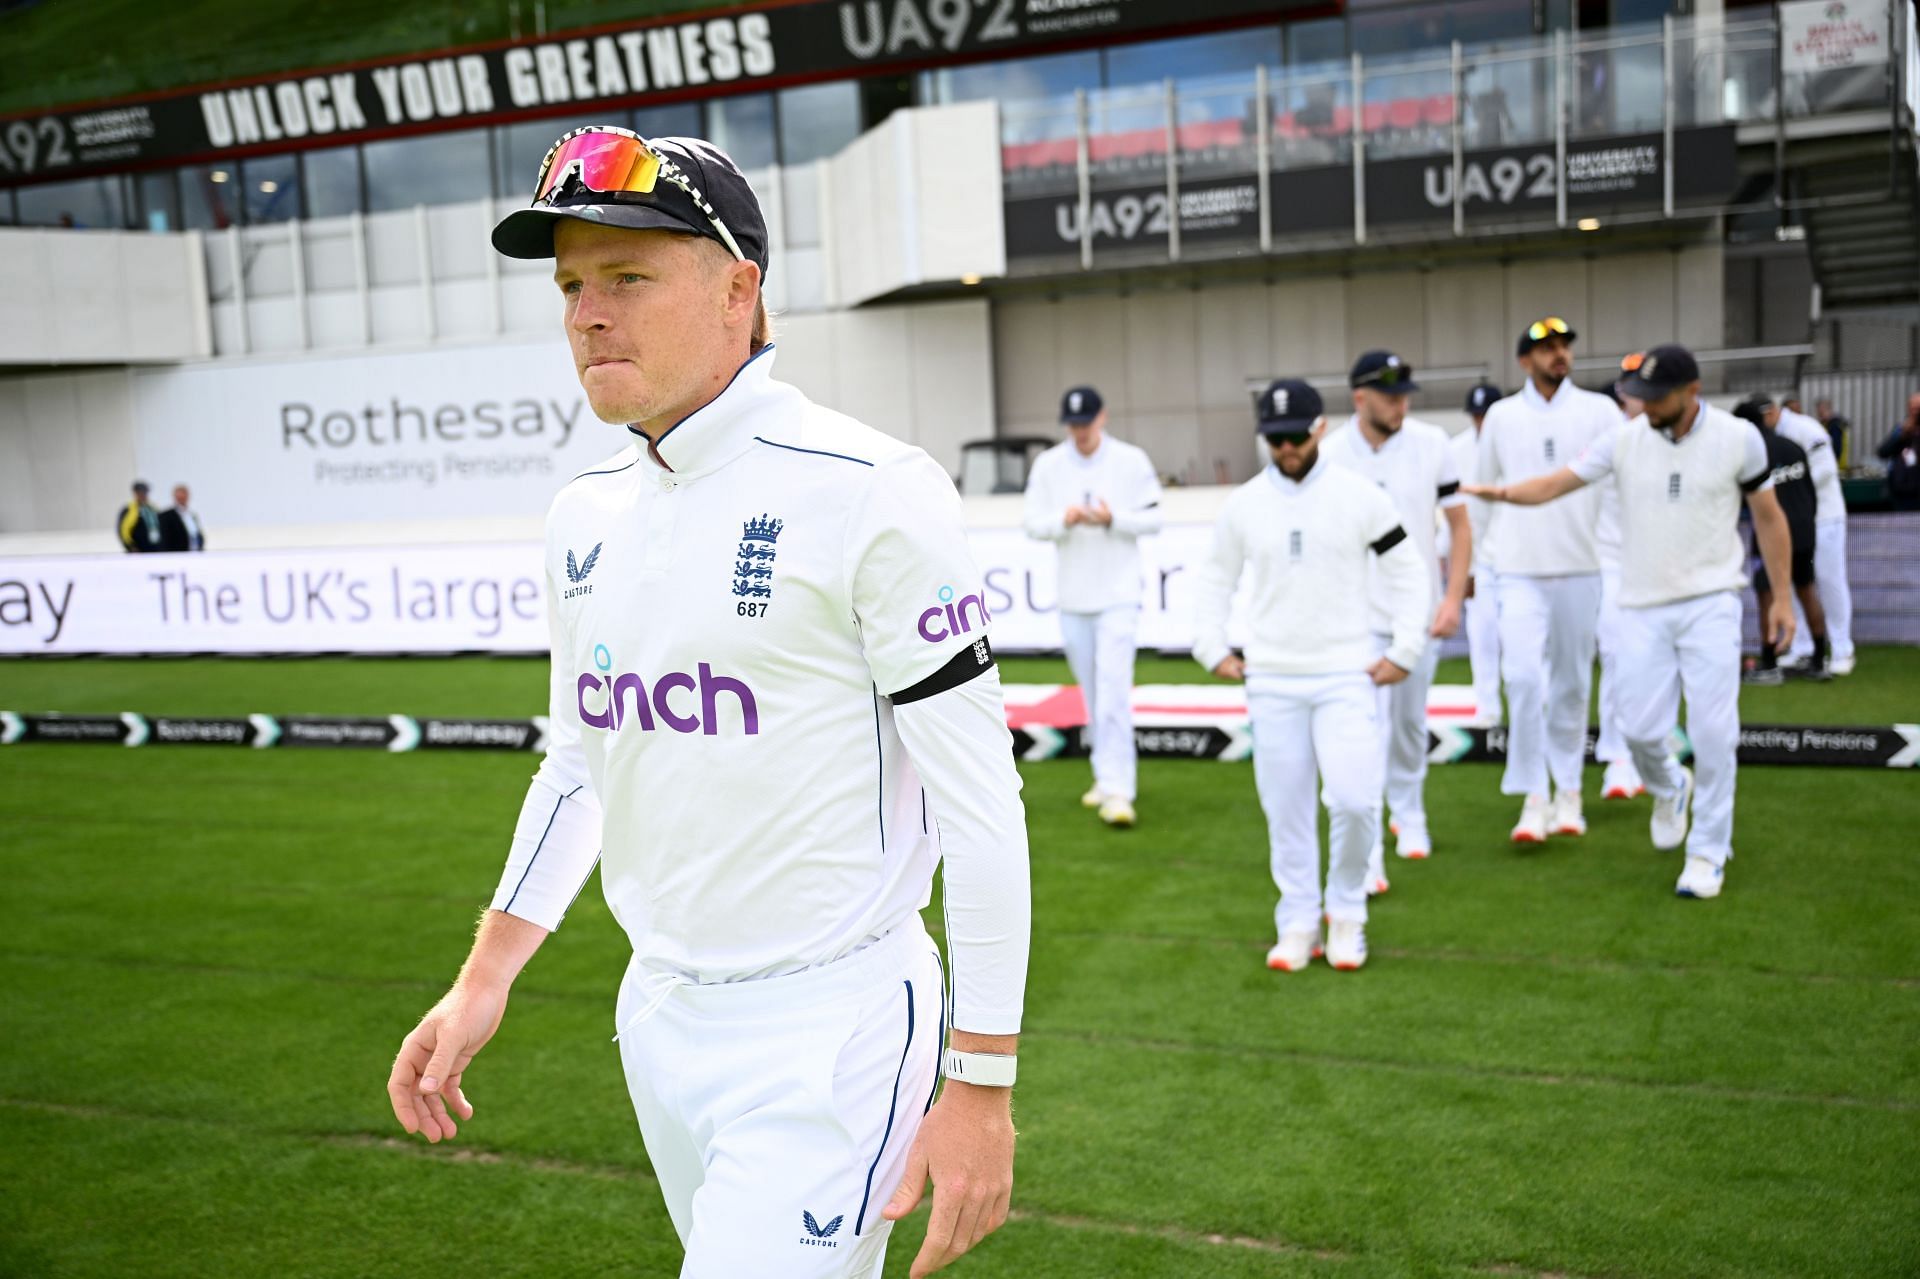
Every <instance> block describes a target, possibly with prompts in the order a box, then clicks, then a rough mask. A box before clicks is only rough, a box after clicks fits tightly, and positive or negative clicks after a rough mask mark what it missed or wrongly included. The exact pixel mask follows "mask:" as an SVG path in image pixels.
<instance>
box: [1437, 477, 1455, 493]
mask: <svg viewBox="0 0 1920 1279" xmlns="http://www.w3.org/2000/svg"><path fill="white" fill-rule="evenodd" d="M1459 491H1460V481H1459V480H1448V481H1447V482H1446V483H1445V484H1442V485H1441V486H1440V489H1439V492H1438V494H1437V495H1438V496H1440V497H1452V496H1453V495H1454V494H1455V493H1458V492H1459Z"/></svg>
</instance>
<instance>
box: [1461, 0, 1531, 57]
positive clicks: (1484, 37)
mask: <svg viewBox="0 0 1920 1279" xmlns="http://www.w3.org/2000/svg"><path fill="white" fill-rule="evenodd" d="M1451 9H1452V14H1453V38H1454V39H1455V40H1458V41H1459V42H1460V43H1461V44H1464V45H1468V46H1485V45H1494V46H1501V45H1504V46H1507V47H1512V46H1513V45H1514V44H1516V43H1518V42H1520V41H1524V40H1531V39H1532V38H1533V0H1464V3H1460V4H1455V5H1453V6H1451Z"/></svg>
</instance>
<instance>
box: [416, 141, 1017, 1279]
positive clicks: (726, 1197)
mask: <svg viewBox="0 0 1920 1279" xmlns="http://www.w3.org/2000/svg"><path fill="white" fill-rule="evenodd" d="M493 243H494V247H495V248H496V249H498V250H499V251H500V252H502V253H504V254H506V255H508V256H510V257H515V258H530V259H552V261H553V266H554V282H555V284H556V286H557V287H558V291H559V294H560V300H561V303H562V313H563V316H564V327H565V331H566V334H567V338H568V340H569V342H570V344H571V346H572V353H573V359H574V364H575V366H576V369H577V371H578V373H579V377H580V381H581V385H582V386H583V387H584V388H585V390H586V392H587V397H588V400H589V402H590V403H591V404H592V405H593V409H594V412H595V413H596V414H597V415H599V416H600V417H601V418H602V419H603V420H605V421H608V422H612V423H620V424H623V425H624V432H622V433H621V434H622V438H623V439H624V442H625V443H626V447H625V448H624V449H622V450H621V451H620V452H619V453H617V454H615V455H614V456H613V457H611V458H609V459H608V460H607V461H606V462H604V463H602V464H601V465H600V466H598V467H595V468H594V469H593V470H591V471H588V472H585V473H584V474H582V475H579V476H576V477H575V478H574V479H573V480H572V481H570V482H569V483H568V484H566V485H565V486H563V487H562V488H561V490H560V492H559V494H558V496H557V497H556V498H555V500H554V503H553V507H552V510H551V511H550V512H549V514H548V517H547V554H546V565H547V576H548V583H547V586H548V591H547V595H548V601H547V602H548V617H549V630H550V635H551V643H552V684H551V704H550V712H549V714H550V721H549V728H548V747H547V753H546V756H545V758H544V760H543V761H542V762H541V765H540V769H539V771H538V772H537V773H536V774H535V775H534V778H533V782H532V785H531V787H530V788H529V790H528V793H527V798H526V802H525V805H524V807H523V808H522V810H521V815H520V821H519V825H518V828H517V830H516V831H515V834H514V839H513V843H512V846H511V849H510V851H509V853H508V857H507V865H506V869H505V872H504V873H503V875H502V877H501V879H500V884H499V888H498V890H497V892H496V893H495V895H494V898H493V903H492V909H490V910H489V911H488V912H487V913H486V914H485V916H484V917H483V918H482V920H481V924H480V930H479V935H478V936H477V938H476V939H475V941H474V944H473V949H472V952H471V954H470V956H469V958H468V960H467V963H466V965H465V967H464V968H463V969H462V970H461V974H460V977H459V979H458V980H457V981H456V982H455V983H454V985H453V988H452V989H451V990H450V991H449V992H448V994H447V996H446V997H445V998H444V999H442V1000H441V1001H440V1003H439V1004H438V1005H436V1006H435V1007H434V1008H433V1009H432V1010H431V1011H430V1012H429V1013H428V1014H427V1016H426V1018H425V1019H424V1020H423V1021H422V1022H421V1023H420V1025H419V1026H418V1027H417V1028H416V1029H415V1030H414V1031H413V1032H412V1033H411V1034H409V1035H408V1036H407V1038H406V1040H405V1042H404V1043H403V1044H402V1046H401V1049H400V1053H399V1057H398V1059H397V1060H396V1061H395V1063H394V1068H393V1072H392V1075H391V1077H390V1078H389V1081H388V1092H389V1095H390V1098H391V1100H392V1103H393V1108H394V1113H395V1115H396V1117H398V1119H399V1120H400V1122H401V1124H402V1125H403V1126H404V1127H405V1128H406V1129H407V1130H408V1131H409V1132H418V1133H422V1134H424V1135H425V1136H426V1137H427V1138H428V1140H430V1141H439V1140H442V1139H445V1138H448V1137H452V1136H453V1135H454V1134H455V1131H456V1127H457V1124H456V1117H457V1119H458V1120H460V1121H467V1120H470V1119H472V1117H473V1113H474V1111H473V1106H472V1105H471V1103H470V1102H469V1101H468V1100H467V1097H466V1093H465V1088H464V1084H465V1072H466V1070H467V1068H468V1065H469V1063H470V1062H471V1061H472V1059H473V1056H474V1054H475V1053H477V1052H479V1050H480V1049H481V1048H482V1047H483V1046H484V1045H485V1044H486V1043H487V1041H488V1040H489V1039H490V1038H491V1037H492V1036H493V1034H494V1032H495V1030H496V1029H497V1028H498V1027H499V1024H500V1020H501V1017H502V1015H503V1014H504V1012H505V1008H506V1002H507V994H508V990H509V988H510V987H511V985H512V983H513V980H514V978H515V977H516V975H517V974H518V973H519V972H520V970H521V968H522V966H523V965H524V964H525V963H526V962H527V960H528V959H529V958H531V956H532V955H533V953H534V951H535V950H536V949H538V948H539V946H540V945H541V943H542V942H543V941H544V940H545V938H546V936H547V934H548V933H549V932H551V931H552V930H553V929H555V928H557V927H558V926H559V924H560V921H561V918H562V916H563V915H564V914H565V913H566V910H567V908H568V906H569V905H570V904H571V902H572V900H573V898H574V896H575V894H576V893H578V892H579V891H580V890H581V888H583V887H584V886H585V883H586V880H587V879H588V878H589V877H590V876H591V874H592V872H593V870H594V867H595V864H596V862H597V863H598V866H599V870H600V882H601V888H602V890H603V891H604V893H605V895H606V899H607V903H608V905H609V906H610V907H611V909H612V912H613V914H614V917H615V918H616V919H617V920H618V922H619V923H620V925H621V927H622V928H623V929H624V930H625V931H626V933H627V935H628V937H629V939H630V940H631V943H632V946H633V957H632V961H631V962H630V964H629V965H628V968H627V972H626V977H625V979H624V981H623V982H622V983H621V986H620V992H619V998H618V1003H617V1006H616V1010H615V1015H614V1028H615V1030H616V1032H617V1033H616V1035H615V1038H616V1039H617V1040H618V1042H619V1052H620V1058H621V1063H622V1065H623V1067H624V1069H625V1072H626V1077H627V1085H628V1089H629V1092H630V1093H631V1096H632V1099H633V1105H634V1110H635V1112H636V1114H637V1116H638V1118H639V1121H640V1130H641V1135H642V1137H643V1138H644V1139H645V1142H646V1146H647V1152H648V1156H649V1159H650V1162H651V1163H652V1166H653V1170H654V1173H655V1175H656V1177H657V1178H658V1180H659V1183H660V1190H661V1194H662V1196H663V1198H664V1199H665V1200H666V1207H667V1211H668V1215H669V1216H670V1217H671V1218H672V1221H673V1225H674V1228H675V1230H676V1231H677V1232H678V1234H679V1236H680V1239H681V1241H682V1242H683V1244H684V1245H685V1247H686V1260H685V1265H684V1268H683V1269H682V1270H681V1272H680V1273H681V1274H682V1275H683V1276H689V1277H692V1276H698V1277H702V1279H736V1277H737V1276H741V1275H787V1276H823V1277H824V1276H836V1277H840V1276H846V1277H858V1279H870V1277H872V1276H877V1275H878V1274H879V1273H880V1271H881V1267H882V1265H883V1263H884V1260H885V1251H886V1244H887V1236H888V1234H889V1232H890V1230H891V1227H892V1223H893V1222H894V1221H895V1220H897V1219H898V1218H900V1217H902V1216H904V1215H905V1214H906V1213H908V1212H909V1211H911V1210H912V1209H913V1207H914V1206H915V1204H917V1203H918V1202H919V1200H920V1199H921V1197H922V1194H923V1192H924V1189H925V1186H926V1182H927V1180H928V1178H929V1176H931V1179H932V1181H933V1184H934V1203H933V1213H932V1218H931V1220H930V1222H929V1225H928V1231H927V1238H926V1242H925V1244H924V1246H923V1247H922V1248H921V1250H920V1252H919V1254H918V1256H917V1257H916V1258H915V1260H914V1262H913V1265H912V1273H913V1274H914V1275H925V1274H929V1273H931V1272H932V1271H934V1270H938V1269H940V1268H941V1267H943V1266H945V1265H946V1264H947V1263H948V1262H950V1261H952V1260H954V1259H955V1258H956V1257H958V1256H960V1255H961V1254H962V1253H964V1252H966V1251H967V1250H968V1249H969V1248H971V1247H972V1246H973V1245H974V1244H976V1243H978V1242H979V1241H980V1240H981V1239H982V1238H984V1237H985V1236H986V1235H987V1234H989V1233H991V1232H992V1231H993V1230H995V1229H997V1228H998V1227H999V1225H1000V1224H1001V1223H1002V1222H1003V1221H1005V1219H1006V1216H1007V1209H1008V1198H1009V1196H1010V1194H1011V1190H1012V1181H1013V1123H1012V1117H1011V1103H1010V1100H1009V1098H1010V1094H1011V1088H1012V1084H1013V1079H1014V1073H1015V1064H1014V1055H1013V1054H1014V1050H1015V1044H1016V1035H1017V1032H1018V1031H1019V1028H1020V1016H1021V1004H1022V997H1023V990H1024V984H1025V975H1026V963H1027V938H1028V917H1029V897H1028V878H1027V840H1026V831H1025V820H1024V814H1023V811H1022V809H1021V804H1020V796H1019V789H1020V780H1019V776H1018V774H1017V773H1016V772H1015V771H1014V767H1013V758H1012V740H1011V736H1010V734H1009V733H1008V730H1007V726H1006V716H1005V708H1004V706H1003V705H1002V699H1001V692H1000V680H999V674H998V671H997V669H996V668H995V666H994V663H993V654H992V650H991V648H990V647H989V644H988V639H987V626H988V618H987V615H986V609H985V607H984V605H982V604H981V603H980V599H981V578H980V573H979V570H978V569H977V567H976V566H975V565H974V563H973V560H972V557H971V555H970V554H969V552H968V549H967V541H966V536H965V530H964V528H963V524H962V519H961V509H960V501H959V497H958V495H957V494H956V493H955V492H954V489H953V484H952V482H951V481H950V480H949V479H948V478H947V475H946V473H945V471H944V470H943V469H942V468H941V467H940V466H938V465H937V464H936V463H935V462H934V461H933V460H932V459H931V458H929V457H928V456H927V455H926V454H925V453H924V452H922V451H921V450H919V449H917V448H913V447H911V446H909V445H906V444H903V443H901V442H899V441H898V440H895V439H892V438H890V437H888V436H886V435H883V434H881V433H880V432H878V431H875V430H872V429H870V428H869V427H866V426H863V425H861V424H860V423H858V422H855V421H852V420H851V419H848V418H846V417H843V416H841V415H840V414H837V413H834V412H831V411H829V410H827V409H824V408H820V407H818V406H816V405H814V404H812V403H810V402H809V401H808V400H807V399H806V397H805V396H803V395H802V394H801V393H800V392H799V391H798V390H796V389H795V388H794V387H792V386H790V385H787V384H785V383H783V382H779V381H776V380H775V379H774V377H773V357H774V348H773V346H772V345H771V342H770V340H769V339H770V335H769V334H768V332H767V322H766V309H765V306H764V304H763V303H762V301H761V285H762V283H763V282H764V280H765V277H766V271H767V267H768V260H767V232H766V224H765V222H764V220H763V218H762V216H761V212H760V206H759V202H758V201H757V200H756V198H755V197H754V194H753V190H752V188H751V187H749V186H748V184H747V181H746V179H745V177H743V176H742V175H741V173H740V171H739V169H738V168H736V167H735V166H734V164H733V161H732V160H731V159H729V158H728V157H727V156H726V155H725V154H724V153H722V152H721V151H719V150H718V149H716V148H715V147H713V146H712V145H710V144H708V143H706V142H702V141H699V140H697V139H693V138H662V139H657V140H652V141H649V140H646V139H642V138H640V137H638V136H637V135H635V134H632V133H629V132H627V131H626V130H624V129H615V128H591V129H583V130H577V131H575V132H573V133H569V134H567V135H566V136H565V137H563V138H562V139H560V141H559V142H558V143H557V144H556V145H555V146H554V148H553V150H552V151H551V152H550V153H549V154H548V156H547V158H546V160H545V162H544V163H543V164H542V166H541V170H540V176H539V180H538V182H537V184H536V186H535V189H534V200H533V203H532V204H531V205H530V206H529V207H527V208H524V209H519V210H516V211H515V212H513V213H512V214H510V215H508V216H507V217H506V218H505V219H504V220H503V221H502V222H501V223H500V224H499V225H498V226H497V227H495V229H494V233H493ZM946 601H953V602H951V603H944V607H943V602H946ZM936 615H937V616H939V617H940V618H952V619H953V621H952V622H951V623H949V624H943V625H941V626H938V627H934V626H931V625H929V622H928V619H929V618H930V617H934V616H936ZM937 864H944V876H945V884H946V903H945V904H946V921H947V929H946V933H947V948H948V954H949V956H950V959H951V970H950V971H951V973H952V986H951V993H950V995H949V991H948V988H947V987H946V985H945V981H944V976H943V972H942V967H941V961H940V955H939V952H938V950H937V949H936V948H935V946H934V944H933V942H932V941H931V940H930V939H929V938H928V936H927V933H926V932H925V930H924V929H923V928H922V927H921V923H920V913H919V912H920V910H921V908H922V907H923V906H925V905H926V904H927V902H928V898H929V895H930V890H931V881H932V878H933V872H934V868H935V866H936V865H937ZM949 1028H951V1031H952V1039H951V1047H950V1048H948V1047H947V1045H946V1044H945V1043H943V1040H944V1039H945V1037H946V1033H947V1031H948V1029H949ZM943 1066H944V1073H945V1074H946V1076H947V1080H948V1082H947V1085H946V1087H945V1089H944V1090H943V1091H941V1092H940V1093H939V1100H938V1101H937V1102H935V1101H934V1097H935V1090H936V1088H937V1086H938V1075H939V1073H940V1072H941V1069H942V1067H943Z"/></svg>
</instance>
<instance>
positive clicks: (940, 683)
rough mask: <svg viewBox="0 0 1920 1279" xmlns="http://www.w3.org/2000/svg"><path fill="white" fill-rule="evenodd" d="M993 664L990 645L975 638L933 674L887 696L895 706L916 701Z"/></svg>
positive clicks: (955, 686) (973, 675) (954, 684)
mask: <svg viewBox="0 0 1920 1279" xmlns="http://www.w3.org/2000/svg"><path fill="white" fill-rule="evenodd" d="M992 666H993V645H991V644H989V643H988V642H987V641H986V640H984V639H980V640H975V641H974V642H973V643H971V644H969V645H967V646H966V647H965V648H963V649H961V650H960V651H959V652H958V653H955V654H954V655H953V660H952V661H950V662H948V663H947V664H946V665H945V666H942V667H941V668H940V669H939V670H937V671H935V672H934V673H933V674H931V675H929V676H927V677H926V678H925V679H923V680H921V681H920V682H919V683H918V684H915V685H914V686H913V687H912V688H903V689H901V690H900V691H899V692H897V693H895V694H893V695H892V696H891V697H889V698H888V699H887V700H889V701H891V702H892V703H893V704H894V705H895V706H905V705H906V704H907V703H908V702H918V701H921V700H923V699H925V698H929V697H932V696H933V695H934V694H935V693H944V692H946V691H947V690H948V689H950V688H958V687H960V686H961V685H962V684H964V683H966V682H967V681H968V680H970V679H973V678H974V677H975V676H977V675H979V674H980V673H981V672H983V671H986V670H988V669H990V668H991V667H992Z"/></svg>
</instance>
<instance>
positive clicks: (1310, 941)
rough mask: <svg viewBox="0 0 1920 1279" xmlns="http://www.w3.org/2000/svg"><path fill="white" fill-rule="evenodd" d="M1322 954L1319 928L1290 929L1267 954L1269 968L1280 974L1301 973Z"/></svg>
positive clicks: (1282, 934)
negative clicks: (1314, 958)
mask: <svg viewBox="0 0 1920 1279" xmlns="http://www.w3.org/2000/svg"><path fill="white" fill-rule="evenodd" d="M1320 953H1321V950H1320V930H1319V929H1318V928H1299V929H1289V930H1288V931H1286V932H1284V933H1281V934H1280V940H1279V941H1277V942H1275V943H1274V945H1273V949H1272V950H1269V951H1268V952H1267V967H1269V968H1271V969H1273V970H1274V971H1275V972H1279V973H1297V972H1301V971H1303V970H1304V969H1305V968H1306V966H1307V964H1308V963H1309V962H1310V961H1311V960H1312V959H1313V957H1314V956H1315V955H1318V954H1320Z"/></svg>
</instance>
